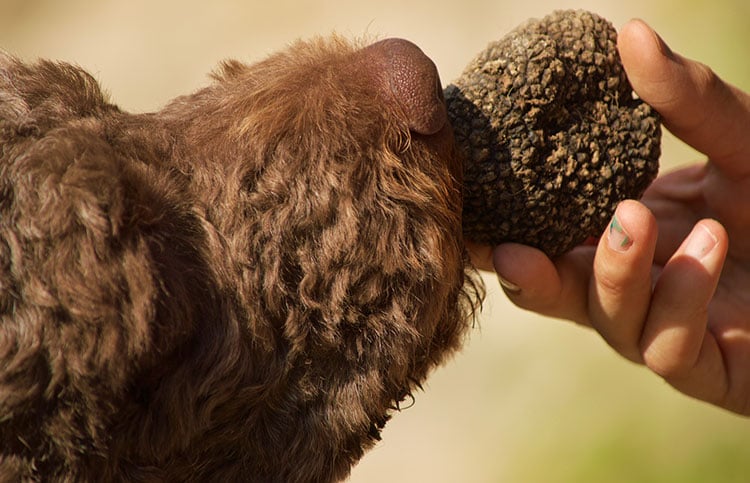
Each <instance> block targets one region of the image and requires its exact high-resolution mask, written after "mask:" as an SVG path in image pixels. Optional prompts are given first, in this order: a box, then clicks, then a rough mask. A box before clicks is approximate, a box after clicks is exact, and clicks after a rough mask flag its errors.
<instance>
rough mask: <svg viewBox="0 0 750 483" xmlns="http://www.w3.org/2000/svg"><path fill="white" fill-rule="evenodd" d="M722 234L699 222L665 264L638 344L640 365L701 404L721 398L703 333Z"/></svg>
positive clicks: (717, 371) (711, 340)
mask: <svg viewBox="0 0 750 483" xmlns="http://www.w3.org/2000/svg"><path fill="white" fill-rule="evenodd" d="M727 248H728V237H727V234H726V231H725V230H724V228H723V227H722V225H721V224H719V223H718V222H717V221H715V220H702V221H700V222H699V223H698V224H696V226H695V227H694V228H693V231H692V232H691V233H690V235H688V237H687V238H686V240H685V242H683V244H682V245H681V246H680V248H679V249H678V250H677V252H675V254H674V255H673V256H672V258H671V259H670V260H669V261H668V262H667V264H666V265H665V267H664V270H663V271H662V273H661V275H660V277H659V280H658V281H657V283H656V286H655V288H654V295H653V298H652V301H651V309H650V311H649V314H648V318H647V321H646V326H645V327H644V330H643V336H642V339H641V350H642V353H643V358H644V362H645V364H646V366H648V367H649V368H650V369H651V370H652V371H654V372H656V373H657V374H659V375H661V376H662V377H664V378H665V379H666V380H667V381H668V382H670V383H671V384H673V385H675V386H676V387H678V388H679V389H680V390H681V391H683V392H686V393H688V394H690V395H693V396H696V397H700V398H701V399H706V400H710V399H715V398H716V395H721V394H725V393H726V389H727V385H728V380H727V371H726V368H725V367H724V361H723V356H722V352H721V350H720V347H719V345H718V343H717V341H716V338H715V336H714V334H713V333H712V332H711V331H709V330H707V329H708V310H709V309H708V308H709V303H710V301H711V299H712V298H713V296H714V293H715V291H716V287H717V284H718V281H719V276H720V275H721V270H722V266H723V264H724V260H725V258H726V255H727Z"/></svg>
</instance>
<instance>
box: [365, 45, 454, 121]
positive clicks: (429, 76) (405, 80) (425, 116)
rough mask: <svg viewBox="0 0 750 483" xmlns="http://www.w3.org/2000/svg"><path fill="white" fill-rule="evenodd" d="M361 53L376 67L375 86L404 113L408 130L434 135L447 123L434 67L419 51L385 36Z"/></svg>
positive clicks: (368, 63) (366, 60)
mask: <svg viewBox="0 0 750 483" xmlns="http://www.w3.org/2000/svg"><path fill="white" fill-rule="evenodd" d="M361 54H362V55H363V56H364V59H363V60H364V61H365V63H366V65H368V68H369V69H376V71H375V72H371V74H374V75H375V78H376V79H377V81H378V83H379V86H378V87H379V88H380V89H382V90H384V91H385V92H384V94H386V98H387V99H390V100H391V101H392V102H394V103H396V105H397V106H398V107H399V108H400V109H401V110H402V111H403V112H404V114H405V116H406V120H407V124H408V126H409V129H411V130H412V131H414V132H416V133H418V134H424V135H431V134H435V133H437V132H438V131H440V130H441V129H442V128H443V127H444V126H445V124H446V123H447V122H448V115H447V112H446V108H445V99H444V98H443V88H442V86H441V84H440V76H439V75H438V71H437V67H435V64H434V63H433V62H432V60H430V58H429V57H427V56H426V55H425V54H424V52H422V50H421V49H420V48H419V47H417V46H416V45H414V44H413V43H412V42H409V41H408V40H403V39H386V40H381V41H380V42H377V43H374V44H372V45H370V46H368V47H365V48H364V49H363V50H362V51H361Z"/></svg>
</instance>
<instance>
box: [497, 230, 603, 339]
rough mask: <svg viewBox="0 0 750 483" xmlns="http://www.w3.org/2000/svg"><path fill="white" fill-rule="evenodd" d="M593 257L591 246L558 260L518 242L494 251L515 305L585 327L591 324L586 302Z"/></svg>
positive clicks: (508, 292) (501, 276) (504, 283)
mask: <svg viewBox="0 0 750 483" xmlns="http://www.w3.org/2000/svg"><path fill="white" fill-rule="evenodd" d="M593 257H594V247H590V246H581V247H577V248H575V249H573V250H572V251H571V252H569V253H567V254H565V255H563V256H561V257H559V258H557V259H556V260H554V261H552V260H550V259H549V258H548V257H547V256H546V255H545V254H544V253H543V252H542V251H540V250H537V249H536V248H532V247H529V246H525V245H520V244H517V243H505V244H502V245H498V246H497V247H495V249H494V250H493V263H494V267H495V271H496V272H497V274H498V277H500V279H501V282H500V283H501V286H503V289H504V290H505V293H506V295H507V296H508V298H509V299H510V300H511V301H512V302H513V303H514V304H516V305H517V306H519V307H521V308H524V309H527V310H532V311H534V312H537V313H540V314H542V315H547V316H550V317H557V318H561V319H567V320H572V321H574V322H577V323H579V324H582V325H589V320H588V310H587V307H586V303H587V291H588V281H589V278H590V277H591V267H592V261H593ZM509 287H510V289H509Z"/></svg>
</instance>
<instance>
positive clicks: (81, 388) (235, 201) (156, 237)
mask: <svg viewBox="0 0 750 483" xmlns="http://www.w3.org/2000/svg"><path fill="white" fill-rule="evenodd" d="M212 77H213V80H212V83H211V84H210V85H209V86H207V87H205V88H203V89H201V90H199V91H197V92H195V93H193V94H190V95H186V96H183V97H178V98H176V99H174V100H173V101H171V102H170V103H168V104H167V105H166V107H164V108H163V109H162V110H160V111H158V112H155V113H146V114H130V113H127V112H123V111H122V110H121V109H119V108H118V107H117V106H116V105H114V104H112V103H111V102H110V101H109V100H108V98H107V96H105V95H104V94H103V93H102V91H101V89H100V87H99V86H98V84H97V82H96V81H95V80H94V79H93V78H92V77H91V76H90V75H89V74H87V73H86V72H84V71H83V70H82V69H80V68H78V67H75V66H73V65H70V64H67V63H59V62H50V61H46V60H44V61H38V62H36V63H31V64H27V63H24V62H22V61H21V60H19V59H17V58H15V57H13V56H11V55H9V54H0V150H1V151H0V153H1V155H0V442H1V444H0V480H2V481H19V480H24V481H42V480H44V481H50V480H54V481H117V480H126V481H206V480H212V481H213V480H217V481H220V480H226V481H262V482H274V481H278V482H303V481H315V482H325V481H337V480H341V479H344V478H346V477H347V475H348V474H349V472H350V468H351V467H352V465H354V464H355V463H356V462H357V461H358V460H359V459H360V458H361V457H362V455H363V453H364V452H365V451H366V450H367V449H368V448H370V447H371V446H372V445H373V444H375V442H376V441H377V440H378V439H379V437H380V436H379V434H380V431H381V429H382V428H383V426H384V425H385V423H386V421H387V420H388V419H389V417H390V415H391V414H392V413H393V412H394V411H395V410H397V409H398V408H399V404H400V402H401V401H403V400H404V399H405V398H408V397H410V396H411V394H412V392H413V391H414V390H415V389H417V388H419V387H420V384H421V383H422V382H423V381H424V380H425V378H426V377H427V375H428V374H429V372H430V370H431V369H433V368H435V367H436V366H437V365H439V364H440V363H442V362H443V361H445V360H446V359H447V358H448V357H449V356H450V355H452V354H453V353H455V351H456V350H457V349H458V348H459V347H460V346H461V342H462V341H463V339H464V338H465V336H466V334H467V332H468V331H469V330H470V327H471V326H472V323H473V314H474V313H475V311H476V310H477V308H478V306H479V303H480V301H481V298H482V287H481V282H480V281H479V279H478V277H476V276H475V275H476V272H475V271H474V269H473V268H472V267H471V264H470V262H469V260H468V255H467V253H466V249H465V246H464V241H463V235H462V229H461V203H462V197H461V183H462V159H461V155H460V154H459V152H458V150H457V149H456V146H455V141H454V137H453V134H452V128H451V126H450V123H449V122H448V119H447V116H446V111H445V102H444V99H443V94H442V90H441V89H442V88H441V84H440V78H439V75H438V72H437V69H436V68H435V65H434V64H433V63H432V61H430V59H429V58H428V57H427V56H426V55H425V54H424V53H423V52H422V51H421V50H420V49H419V48H418V47H417V46H415V45H414V44H412V43H410V42H408V41H405V40H400V39H386V40H383V41H380V42H376V43H374V44H371V45H362V44H358V43H356V42H350V41H347V40H344V39H342V38H340V37H335V36H334V37H330V38H328V37H327V38H316V39H312V40H309V41H298V42H296V43H294V44H293V45H291V46H290V47H289V48H288V49H287V50H285V51H282V52H278V53H276V54H273V55H271V56H270V57H268V58H266V59H265V60H262V61H260V62H258V63H255V64H252V65H247V64H243V63H240V62H237V61H227V62H224V63H223V64H222V65H221V67H220V68H219V69H218V70H217V72H216V73H214V74H213V76H212Z"/></svg>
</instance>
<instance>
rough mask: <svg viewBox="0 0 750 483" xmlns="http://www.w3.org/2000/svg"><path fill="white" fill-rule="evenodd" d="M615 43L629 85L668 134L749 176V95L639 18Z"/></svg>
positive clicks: (724, 167) (726, 167) (732, 170)
mask: <svg viewBox="0 0 750 483" xmlns="http://www.w3.org/2000/svg"><path fill="white" fill-rule="evenodd" d="M617 46H618V49H619V52H620V57H621V59H622V63H623V65H624V67H625V72H626V73H627V76H628V80H629V81H630V83H631V85H632V86H633V89H634V90H635V92H636V93H637V94H638V95H639V96H640V97H641V99H643V100H644V101H645V102H647V103H648V104H650V105H651V106H652V107H653V108H654V109H656V110H657V111H658V112H659V114H661V115H662V118H663V121H664V125H665V126H666V127H667V128H668V129H669V130H670V131H672V133H674V134H675V135H676V136H677V137H679V138H680V139H682V140H683V141H685V142H686V143H688V144H689V145H691V146H693V147H694V148H695V149H697V150H699V151H701V152H702V153H704V154H706V155H707V156H708V157H709V158H710V159H711V160H712V161H713V162H714V163H716V164H717V165H718V166H719V167H720V168H721V169H722V170H723V171H724V172H726V173H727V174H733V175H736V176H744V175H750V163H747V160H746V158H745V157H744V156H742V153H748V152H750V136H748V133H750V96H748V95H747V94H746V93H744V92H742V91H741V90H739V89H737V88H736V87H734V86H731V85H729V84H727V83H726V82H724V81H723V80H721V79H720V78H719V77H718V76H717V75H716V74H715V73H714V72H713V71H712V70H711V69H710V68H709V67H707V66H706V65H704V64H701V63H699V62H695V61H692V60H690V59H686V58H685V57H682V56H681V55H679V54H676V53H674V52H672V50H671V49H670V48H669V47H668V46H667V44H666V43H665V42H664V41H663V40H662V38H661V37H659V35H658V34H657V33H656V32H654V30H652V29H651V27H649V26H648V25H647V24H646V23H645V22H643V21H642V20H631V21H630V22H628V23H627V24H625V26H623V27H622V29H621V30H620V33H619V35H618V42H617Z"/></svg>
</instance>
